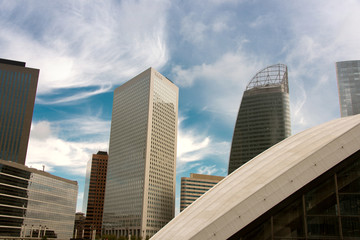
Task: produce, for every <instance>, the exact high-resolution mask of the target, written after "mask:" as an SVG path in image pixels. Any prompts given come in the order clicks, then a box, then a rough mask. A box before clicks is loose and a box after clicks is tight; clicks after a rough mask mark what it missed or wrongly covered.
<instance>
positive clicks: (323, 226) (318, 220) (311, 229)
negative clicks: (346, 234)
mask: <svg viewBox="0 0 360 240" xmlns="http://www.w3.org/2000/svg"><path fill="white" fill-rule="evenodd" d="M307 228H308V236H309V237H324V236H329V237H331V236H332V237H339V236H340V235H339V221H338V217H336V216H314V217H307Z"/></svg>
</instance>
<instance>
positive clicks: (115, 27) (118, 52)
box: [0, 0, 169, 103]
mask: <svg viewBox="0 0 360 240" xmlns="http://www.w3.org/2000/svg"><path fill="white" fill-rule="evenodd" d="M4 2H6V1H2V4H1V8H0V15H2V17H1V18H0V25H1V26H2V34H1V36H0V47H1V49H3V50H2V56H3V57H5V58H10V59H15V60H23V61H26V62H27V66H29V67H34V68H39V69H40V80H39V85H38V94H40V95H41V94H44V93H46V94H47V93H50V92H53V91H54V90H56V89H59V88H77V87H87V86H95V87H96V86H98V87H99V90H98V91H90V92H88V93H81V94H77V95H75V96H73V97H70V98H65V99H58V100H57V102H63V101H74V100H78V99H80V98H86V97H88V96H91V95H94V94H98V93H101V92H103V91H108V90H109V89H110V88H109V86H111V85H115V84H120V83H122V82H124V81H125V80H128V79H130V77H133V76H134V74H136V73H139V72H140V71H143V70H145V69H146V68H148V67H150V66H153V67H155V68H161V67H162V66H163V65H164V64H165V63H166V61H167V60H168V52H167V46H166V33H165V25H166V17H167V16H166V9H167V8H168V6H169V4H168V2H167V1H166V0H164V1H160V0H159V1H157V2H156V4H154V3H153V2H151V1H146V0H143V1H121V2H118V1H96V2H93V3H92V4H87V3H85V2H82V1H76V2H74V1H60V2H48V1H42V3H41V6H39V5H38V4H37V5H36V4H32V3H30V2H26V1H19V2H17V4H15V3H12V4H9V3H6V4H4ZM3 4H4V5H3ZM49 9H51V11H49ZM55 9H56V10H55ZM44 10H46V11H44ZM15 12H16V16H17V17H16V19H14V18H13V16H14V14H15ZM159 12H161V14H158V13H159ZM44 101H45V100H44ZM54 103H56V102H54Z"/></svg>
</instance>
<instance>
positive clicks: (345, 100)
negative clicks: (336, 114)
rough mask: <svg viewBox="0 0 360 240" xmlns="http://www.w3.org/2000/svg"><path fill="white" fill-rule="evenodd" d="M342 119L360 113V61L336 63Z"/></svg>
mask: <svg viewBox="0 0 360 240" xmlns="http://www.w3.org/2000/svg"><path fill="white" fill-rule="evenodd" d="M336 77H337V82H338V89H339V101H340V112H341V117H346V116H351V115H355V114H359V113H360V60H357V61H343V62H337V63H336Z"/></svg>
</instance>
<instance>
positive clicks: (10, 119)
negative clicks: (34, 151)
mask: <svg viewBox="0 0 360 240" xmlns="http://www.w3.org/2000/svg"><path fill="white" fill-rule="evenodd" d="M17 63H20V64H17ZM38 76H39V70H38V69H32V68H27V67H25V63H21V62H14V61H9V60H4V59H0V159H3V160H7V161H13V162H17V163H21V164H25V158H26V152H27V145H28V140H29V134H30V126H31V120H32V115H33V109H34V102H35V95H36V88H37V82H38Z"/></svg>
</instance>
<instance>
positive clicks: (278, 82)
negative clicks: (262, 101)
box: [246, 63, 289, 93]
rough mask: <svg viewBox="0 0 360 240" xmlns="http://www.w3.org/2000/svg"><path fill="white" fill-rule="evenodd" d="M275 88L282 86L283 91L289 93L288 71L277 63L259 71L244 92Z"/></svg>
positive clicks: (283, 65) (284, 66)
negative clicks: (254, 89)
mask: <svg viewBox="0 0 360 240" xmlns="http://www.w3.org/2000/svg"><path fill="white" fill-rule="evenodd" d="M275 86H282V88H283V91H284V92H287V93H289V85H288V71H287V66H286V65H285V64H281V63H278V64H275V65H271V66H268V67H266V68H264V69H262V70H260V71H259V72H258V73H256V75H255V76H254V77H253V78H252V79H251V80H250V82H249V83H248V85H247V86H246V90H250V89H253V88H267V87H275Z"/></svg>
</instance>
